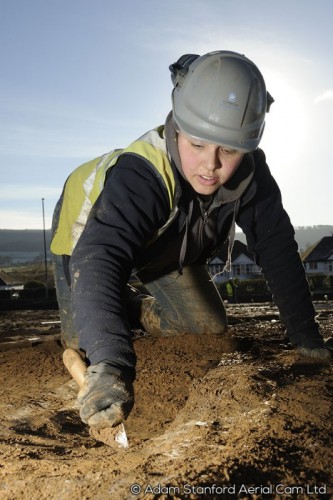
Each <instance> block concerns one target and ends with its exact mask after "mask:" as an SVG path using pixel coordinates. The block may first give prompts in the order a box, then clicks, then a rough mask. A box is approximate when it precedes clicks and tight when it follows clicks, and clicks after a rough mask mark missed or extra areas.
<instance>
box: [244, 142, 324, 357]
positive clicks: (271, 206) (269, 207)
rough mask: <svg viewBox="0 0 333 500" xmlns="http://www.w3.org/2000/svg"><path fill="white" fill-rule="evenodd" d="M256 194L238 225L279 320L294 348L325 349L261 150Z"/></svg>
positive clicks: (291, 236)
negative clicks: (270, 294) (265, 283)
mask: <svg viewBox="0 0 333 500" xmlns="http://www.w3.org/2000/svg"><path fill="white" fill-rule="evenodd" d="M255 158H256V171H255V182H256V183H257V193H256V195H255V198H254V200H252V202H251V203H250V204H249V205H248V206H245V207H244V208H243V209H242V210H241V212H240V215H239V219H238V221H237V223H238V224H239V226H240V227H241V228H242V229H243V231H244V233H245V235H246V237H247V243H248V247H249V249H250V250H251V251H253V252H254V254H255V257H256V262H257V264H258V266H259V267H260V268H261V270H262V272H263V274H264V276H265V279H266V281H267V284H268V287H269V289H270V291H271V293H272V296H273V300H274V303H275V304H276V306H277V307H278V309H279V312H280V317H281V321H282V322H283V324H284V325H285V327H286V330H287V335H288V337H289V339H290V342H291V344H292V345H293V346H295V347H298V348H305V349H310V350H315V349H322V348H323V347H324V341H323V337H322V335H321V334H320V332H319V327H318V324H317V323H316V321H315V310H314V306H313V303H312V298H311V293H310V290H309V285H308V282H307V279H306V274H305V270H304V267H303V264H302V261H301V258H300V256H299V253H298V247H297V243H296V241H295V238H294V228H293V226H292V224H291V222H290V219H289V216H288V215H287V213H286V211H285V210H284V208H283V205H282V201H281V194H280V190H279V188H278V186H277V184H276V182H275V180H274V179H273V177H272V175H271V174H270V171H269V169H268V167H267V165H266V161H265V155H264V153H263V152H262V151H257V152H256V153H255Z"/></svg>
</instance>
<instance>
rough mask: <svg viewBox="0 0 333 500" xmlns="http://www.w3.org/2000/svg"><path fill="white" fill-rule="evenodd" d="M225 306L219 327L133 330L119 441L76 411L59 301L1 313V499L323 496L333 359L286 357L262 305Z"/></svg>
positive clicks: (325, 316)
mask: <svg viewBox="0 0 333 500" xmlns="http://www.w3.org/2000/svg"><path fill="white" fill-rule="evenodd" d="M316 307H317V310H318V321H319V323H320V324H321V327H322V331H323V333H324V335H325V336H329V335H331V332H332V326H333V305H332V304H331V303H327V304H317V305H316ZM228 312H229V317H230V324H231V325H230V328H229V334H228V336H226V337H223V338H220V337H217V336H212V335H205V336H194V335H184V336H181V337H177V338H165V339H154V338H151V337H149V336H142V337H139V338H137V340H136V341H135V350H136V353H137V357H138V366H137V380H136V383H135V391H136V404H135V407H134V410H133V412H132V413H131V415H130V417H129V419H128V421H127V423H126V429H127V433H128V438H129V442H130V447H129V448H128V449H127V450H124V449H121V448H117V449H116V448H110V447H107V446H105V445H104V444H103V443H101V442H98V441H95V440H94V439H93V438H92V437H91V436H90V435H89V432H88V429H87V427H86V426H85V425H84V424H83V423H82V422H81V420H80V418H79V415H78V406H77V403H76V394H77V390H78V388H77V385H76V384H75V382H74V381H72V380H71V379H70V376H69V375H68V373H67V372H66V369H65V368H64V366H63V364H62V358H61V355H62V348H61V345H60V342H59V324H58V323H49V322H50V321H55V322H56V321H57V320H58V313H57V311H16V312H14V311H11V312H2V313H0V322H1V327H0V328H1V332H0V337H1V340H2V342H1V343H0V350H1V352H0V359H1V371H2V381H3V382H2V384H1V388H0V392H1V408H0V425H1V439H0V452H1V455H2V460H1V467H0V497H1V498H3V499H8V500H9V499H10V500H12V499H23V498H31V499H34V498H38V499H46V498H47V499H50V498H59V499H62V500H63V499H64V500H66V499H71V500H73V499H90V498H91V499H92V498H94V499H109V498H116V499H118V498H119V499H122V498H126V499H127V498H128V499H130V498H253V499H259V498H280V497H281V498H311V499H313V498H327V499H328V498H331V496H332V495H333V488H332V482H333V481H332V477H333V473H332V463H333V456H332V455H333V454H332V441H333V439H332V438H333V434H332V417H333V411H332V400H333V395H332V388H333V369H332V366H333V365H332V364H331V365H327V364H326V365H325V364H324V365H320V364H315V363H311V362H307V361H306V360H304V358H300V357H298V356H297V355H295V354H294V353H293V352H292V351H291V350H290V348H289V346H288V344H287V342H286V339H285V336H284V330H283V328H282V327H281V324H280V322H279V319H278V314H277V311H276V309H275V308H272V307H271V306H270V305H267V304H266V305H260V306H259V305H251V306H249V305H248V306H245V305H230V306H229V307H228Z"/></svg>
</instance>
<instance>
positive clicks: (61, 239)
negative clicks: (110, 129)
mask: <svg viewBox="0 0 333 500" xmlns="http://www.w3.org/2000/svg"><path fill="white" fill-rule="evenodd" d="M123 154H133V155H138V156H139V157H141V158H142V159H144V160H146V161H147V162H149V164H150V165H151V166H152V167H153V168H155V169H156V170H157V172H158V173H159V177H160V178H161V179H162V181H163V182H164V184H165V187H166V189H167V192H168V197H169V203H170V211H171V213H170V218H169V220H168V221H167V223H166V224H165V225H164V226H163V228H160V229H159V230H158V231H157V233H156V237H158V235H159V234H160V233H161V232H163V230H164V229H165V228H166V227H167V226H168V225H169V223H170V222H171V220H172V219H173V217H174V215H175V213H176V211H177V210H176V207H174V194H175V178H174V175H173V172H172V168H171V165H170V161H169V158H168V154H167V151H166V144H165V138H164V126H161V127H158V128H156V129H154V130H151V131H150V132H147V134H145V135H143V136H142V137H140V138H139V139H138V140H137V141H135V142H133V143H132V144H131V145H130V146H129V147H128V148H126V149H122V150H119V149H118V150H114V151H111V152H110V153H107V154H105V155H103V156H101V157H99V158H96V159H94V160H92V161H89V162H87V163H85V164H83V165H81V166H80V167H78V168H77V169H76V170H74V172H72V174H71V175H70V176H69V177H68V179H67V181H66V184H65V187H64V192H63V199H62V205H61V211H60V216H59V222H58V226H57V228H56V230H55V233H54V236H53V239H52V243H51V251H52V252H53V253H54V254H57V255H71V254H72V252H73V250H74V248H75V245H76V243H77V242H78V240H79V238H80V236H81V233H82V231H83V229H84V227H85V225H86V222H87V219H88V216H89V213H90V210H91V208H92V206H93V204H94V203H95V201H96V200H97V198H98V196H99V194H100V193H101V191H102V190H103V188H104V183H105V178H106V174H107V171H108V170H109V168H111V167H113V166H114V165H115V164H116V163H117V161H118V159H119V157H120V156H121V155H123Z"/></svg>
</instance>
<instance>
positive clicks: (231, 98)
mask: <svg viewBox="0 0 333 500" xmlns="http://www.w3.org/2000/svg"><path fill="white" fill-rule="evenodd" d="M236 99H237V95H236V92H230V94H229V95H228V101H229V102H231V103H235V102H236Z"/></svg>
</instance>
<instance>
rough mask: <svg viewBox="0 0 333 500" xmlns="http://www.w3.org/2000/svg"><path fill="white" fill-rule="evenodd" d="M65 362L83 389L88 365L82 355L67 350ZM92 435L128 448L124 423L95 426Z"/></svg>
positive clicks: (99, 439) (91, 431)
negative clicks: (114, 425)
mask: <svg viewBox="0 0 333 500" xmlns="http://www.w3.org/2000/svg"><path fill="white" fill-rule="evenodd" d="M63 361H64V365H65V366H66V368H67V370H68V371H69V373H70V374H71V375H72V377H73V379H74V380H75V382H76V383H77V385H78V386H79V387H80V388H81V387H82V386H83V384H84V375H85V373H86V371H87V365H86V364H85V362H84V361H83V359H82V358H81V356H80V354H79V353H78V352H77V351H75V350H74V349H71V348H69V349H66V350H65V351H64V353H63ZM89 433H90V435H91V436H92V437H93V438H95V439H96V440H97V441H101V442H103V443H104V444H107V445H108V446H113V447H117V448H128V439H127V435H126V431H125V426H124V424H123V423H121V424H119V425H117V426H116V427H107V428H104V429H99V428H97V427H94V426H90V427H89Z"/></svg>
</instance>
